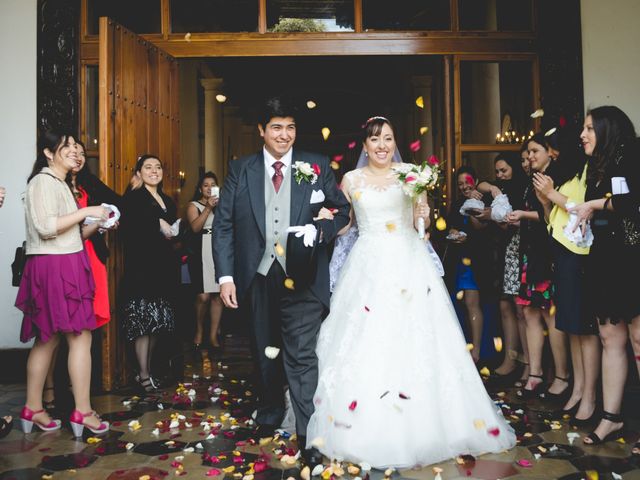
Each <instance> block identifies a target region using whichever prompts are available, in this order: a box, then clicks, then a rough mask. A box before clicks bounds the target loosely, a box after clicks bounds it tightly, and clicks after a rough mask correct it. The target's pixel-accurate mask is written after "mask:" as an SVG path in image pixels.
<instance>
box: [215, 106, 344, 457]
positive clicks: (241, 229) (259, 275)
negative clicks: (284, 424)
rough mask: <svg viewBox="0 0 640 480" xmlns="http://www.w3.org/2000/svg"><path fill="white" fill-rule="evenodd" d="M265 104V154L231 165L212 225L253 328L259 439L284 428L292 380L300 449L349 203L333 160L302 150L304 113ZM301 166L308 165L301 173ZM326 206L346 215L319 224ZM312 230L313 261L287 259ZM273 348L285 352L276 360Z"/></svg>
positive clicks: (233, 301)
mask: <svg viewBox="0 0 640 480" xmlns="http://www.w3.org/2000/svg"><path fill="white" fill-rule="evenodd" d="M265 107H266V108H265V111H264V113H263V115H262V117H261V119H260V122H259V124H258V130H259V132H260V135H261V136H262V137H263V139H264V147H263V149H262V150H261V151H260V152H258V153H255V154H252V155H248V156H246V157H243V158H241V159H239V160H235V161H231V162H230V163H229V173H228V175H227V177H226V178H225V181H224V186H223V188H222V191H221V193H220V201H219V203H218V206H217V208H216V214H215V219H214V222H213V231H214V234H213V258H214V262H215V270H216V275H218V281H219V283H220V297H221V299H222V301H223V303H224V305H225V306H226V307H228V308H238V306H239V305H241V306H242V307H243V308H246V311H247V314H248V317H249V320H250V325H251V327H252V334H253V336H252V341H253V355H254V361H255V365H256V369H257V373H258V374H257V375H256V377H257V378H258V383H259V385H258V391H259V403H258V413H257V418H256V420H257V422H258V424H259V427H258V434H259V435H260V436H263V437H266V436H270V435H272V434H273V430H274V429H275V428H277V427H278V426H279V425H280V423H281V421H282V419H283V416H284V390H283V389H284V385H285V382H286V384H288V385H289V392H290V395H291V403H292V406H293V410H294V413H295V416H296V431H297V434H298V445H299V446H300V448H301V449H304V448H305V445H306V431H307V423H308V421H309V417H310V416H311V414H312V413H313V408H314V407H313V394H314V392H315V389H316V386H317V380H318V359H317V357H316V354H315V348H316V340H317V336H318V332H319V330H320V324H321V323H322V320H323V319H324V318H325V317H326V315H327V313H328V309H329V268H328V265H329V259H328V253H327V244H329V243H330V242H331V241H333V239H334V238H335V236H336V234H337V232H338V231H339V230H340V229H341V228H343V227H344V226H345V225H346V224H347V223H348V221H349V204H348V202H347V200H346V198H345V197H344V195H343V194H342V192H341V191H340V190H339V189H338V186H337V184H336V180H335V178H334V175H333V173H332V172H331V169H330V167H329V161H328V159H327V158H326V157H324V156H321V155H318V154H313V153H307V152H303V151H300V150H298V149H295V148H293V144H294V142H295V139H296V123H295V117H296V110H295V108H294V107H293V106H292V105H289V104H287V102H285V101H284V100H283V99H280V98H271V99H269V100H268V101H267V102H266V105H265ZM296 162H303V164H306V165H303V164H298V167H297V168H296ZM309 169H311V171H312V172H313V173H312V174H309V173H308V172H309ZM305 171H306V172H307V173H306V174H304V172H305ZM296 177H297V178H296ZM314 177H316V178H314ZM322 207H325V208H326V209H336V210H337V211H336V210H334V215H333V219H331V220H330V219H326V218H325V219H318V217H319V212H320V209H321V208H322ZM308 224H312V225H314V226H315V227H316V228H317V230H319V232H318V234H317V235H316V236H315V245H314V247H313V256H312V257H308V258H305V259H304V260H298V259H296V258H287V255H289V256H290V257H292V256H293V255H292V254H291V253H290V252H293V251H294V250H293V249H287V242H292V241H299V240H300V239H297V238H293V237H292V238H290V239H288V234H287V228H288V227H289V226H304V225H308ZM290 246H291V245H290ZM306 248H311V247H306ZM310 251H311V250H310ZM299 261H301V262H308V261H311V262H313V264H312V265H311V266H310V268H309V269H308V271H309V272H313V273H312V274H311V275H310V277H309V278H304V279H303V278H293V279H291V278H289V277H290V276H289V275H287V274H288V273H289V272H291V271H294V270H295V271H297V272H300V271H305V270H307V269H306V268H302V269H301V268H299V267H300V265H299V264H297V265H294V266H295V267H296V268H293V267H292V265H293V264H292V262H299ZM287 264H289V269H288V268H287ZM288 270H289V272H288ZM267 347H277V348H280V349H281V353H280V354H279V355H278V356H276V357H275V358H269V357H268V356H267V354H266V353H265V349H266V348H267ZM269 350H270V351H274V350H272V349H267V351H269ZM271 356H273V355H271ZM314 450H315V449H307V450H303V455H304V457H305V458H306V460H307V462H308V463H311V464H314V463H319V462H320V461H321V457H320V459H318V458H314V456H315V454H316V452H317V451H316V452H314Z"/></svg>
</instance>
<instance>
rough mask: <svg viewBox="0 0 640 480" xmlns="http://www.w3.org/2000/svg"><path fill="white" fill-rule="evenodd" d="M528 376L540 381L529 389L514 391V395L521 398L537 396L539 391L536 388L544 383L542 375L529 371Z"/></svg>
mask: <svg viewBox="0 0 640 480" xmlns="http://www.w3.org/2000/svg"><path fill="white" fill-rule="evenodd" d="M529 376H530V377H533V378H539V379H540V380H541V381H540V383H538V384H536V386H535V387H533V388H532V389H531V390H528V389H526V388H522V389H520V390H518V391H517V392H516V395H517V396H518V397H520V398H522V399H523V400H531V399H532V398H535V397H537V396H538V395H539V393H540V392H539V391H538V390H540V389H542V388H543V387H542V385H543V384H544V377H543V376H542V375H534V374H532V373H530V374H529ZM525 385H526V384H525Z"/></svg>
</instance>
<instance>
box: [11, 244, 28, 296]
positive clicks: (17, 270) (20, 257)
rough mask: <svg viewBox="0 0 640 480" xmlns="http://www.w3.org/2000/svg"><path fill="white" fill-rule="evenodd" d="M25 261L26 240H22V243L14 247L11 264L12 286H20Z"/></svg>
mask: <svg viewBox="0 0 640 480" xmlns="http://www.w3.org/2000/svg"><path fill="white" fill-rule="evenodd" d="M25 263H27V242H22V245H21V246H19V247H18V248H16V254H15V257H14V258H13V263H12V264H11V285H13V286H14V287H19V286H20V280H22V272H24V265H25Z"/></svg>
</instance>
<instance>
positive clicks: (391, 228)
mask: <svg viewBox="0 0 640 480" xmlns="http://www.w3.org/2000/svg"><path fill="white" fill-rule="evenodd" d="M386 227H387V230H388V231H389V232H395V231H396V224H395V223H393V222H387V223H386Z"/></svg>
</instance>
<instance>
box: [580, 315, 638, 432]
mask: <svg viewBox="0 0 640 480" xmlns="http://www.w3.org/2000/svg"><path fill="white" fill-rule="evenodd" d="M628 336H629V332H628V330H627V324H626V323H625V322H624V321H620V322H618V323H616V324H615V325H613V324H611V323H605V324H604V325H600V340H602V346H603V349H602V392H603V401H604V410H605V411H606V412H609V413H613V414H617V413H620V408H621V406H622V395H623V393H624V383H625V382H626V380H627V370H628V367H627V365H628V363H627V349H626V348H627V339H628ZM621 426H622V423H614V422H611V421H609V420H601V421H600V424H599V425H598V427H597V428H596V429H595V430H594V433H595V434H596V435H598V437H600V438H604V437H606V436H607V435H608V434H609V433H611V432H613V431H614V430H617V429H619V428H620V427H621ZM585 440H586V439H585ZM586 443H589V441H588V440H587V442H586Z"/></svg>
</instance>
